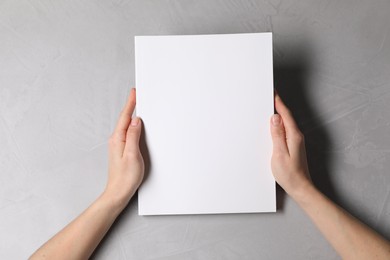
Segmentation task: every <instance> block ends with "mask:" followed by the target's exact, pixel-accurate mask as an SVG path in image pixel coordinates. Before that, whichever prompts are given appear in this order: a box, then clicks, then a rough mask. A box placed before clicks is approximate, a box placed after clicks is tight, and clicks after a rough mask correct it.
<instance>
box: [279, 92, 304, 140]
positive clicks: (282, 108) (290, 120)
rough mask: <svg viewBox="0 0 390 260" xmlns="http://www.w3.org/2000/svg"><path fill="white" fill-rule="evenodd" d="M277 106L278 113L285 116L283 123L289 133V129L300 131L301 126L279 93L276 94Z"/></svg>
mask: <svg viewBox="0 0 390 260" xmlns="http://www.w3.org/2000/svg"><path fill="white" fill-rule="evenodd" d="M275 108H276V111H277V112H278V114H279V115H280V116H281V117H282V118H283V123H284V126H285V127H286V131H287V134H288V132H289V131H298V132H299V128H298V126H297V124H296V123H295V120H294V117H293V116H292V114H291V112H290V110H289V109H288V108H287V106H286V105H285V104H284V103H283V101H282V99H281V98H280V96H279V95H278V94H277V93H276V95H275Z"/></svg>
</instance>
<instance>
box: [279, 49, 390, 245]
mask: <svg viewBox="0 0 390 260" xmlns="http://www.w3.org/2000/svg"><path fill="white" fill-rule="evenodd" d="M289 52H291V50H289ZM274 56H276V55H274ZM293 56H294V58H293V59H291V60H288V61H287V62H286V61H285V60H283V59H282V58H280V60H278V58H279V57H274V62H275V65H274V82H275V84H274V85H275V89H276V90H277V91H278V93H279V95H280V96H281V98H282V100H283V101H284V102H285V104H286V105H287V106H288V108H289V109H290V110H291V112H292V113H293V116H294V118H295V120H296V121H297V124H298V126H299V128H300V130H301V131H302V132H303V134H304V135H305V144H306V152H307V161H308V165H309V171H310V175H311V178H312V180H313V183H314V184H315V186H316V187H317V188H318V189H319V190H320V191H321V192H322V193H324V194H325V195H326V196H328V197H329V198H330V199H331V200H332V201H334V202H335V203H336V204H337V205H340V206H341V207H342V208H344V209H345V210H346V211H348V212H349V213H351V214H352V215H353V216H355V217H357V218H358V219H360V220H361V221H362V222H363V223H365V224H366V225H368V226H369V227H371V228H372V229H374V230H376V232H378V233H379V234H381V235H382V236H383V237H385V238H387V239H388V240H389V239H390V234H389V233H388V232H387V233H386V231H384V230H381V229H380V228H379V227H378V225H377V223H376V222H375V221H374V220H372V219H371V220H370V218H369V214H365V213H366V212H362V208H364V205H356V204H355V203H353V202H351V200H349V199H348V197H346V196H343V195H341V193H342V192H338V191H337V190H336V189H335V188H334V184H333V183H334V181H337V174H338V173H333V172H331V170H330V169H331V168H332V165H333V158H332V156H333V153H332V152H331V151H332V140H331V138H330V133H329V132H328V130H327V129H326V125H325V124H324V122H321V120H320V119H319V116H318V113H317V112H316V109H315V107H316V105H315V103H314V100H313V99H311V98H310V97H311V95H310V93H313V91H315V89H313V87H315V86H311V85H310V84H308V79H309V78H310V77H311V75H312V70H313V64H312V62H311V61H310V57H312V56H313V55H312V53H310V48H308V49H306V50H301V49H298V50H296V51H295V54H294V55H293ZM333 177H334V181H333ZM285 196H286V193H285V192H283V191H282V189H281V187H280V186H278V187H277V208H278V210H281V211H283V204H284V200H285Z"/></svg>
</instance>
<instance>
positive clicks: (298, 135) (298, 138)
mask: <svg viewBox="0 0 390 260" xmlns="http://www.w3.org/2000/svg"><path fill="white" fill-rule="evenodd" d="M292 137H293V139H294V141H295V142H299V143H302V142H303V141H304V136H303V134H302V133H301V132H300V131H297V132H295V133H294V134H293V136H292Z"/></svg>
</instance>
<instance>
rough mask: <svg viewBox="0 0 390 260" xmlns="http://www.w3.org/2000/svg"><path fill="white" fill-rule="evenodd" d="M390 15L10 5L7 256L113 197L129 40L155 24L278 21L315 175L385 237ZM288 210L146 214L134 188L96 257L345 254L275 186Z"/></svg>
mask: <svg viewBox="0 0 390 260" xmlns="http://www.w3.org/2000/svg"><path fill="white" fill-rule="evenodd" d="M389 11H390V2H389V1H387V0H383V1H370V0H367V1H352V0H351V1H291V0H290V1H277V0H274V1H271V0H270V1H254V0H253V1H239V0H224V1H223V0H219V1H217V0H213V1H211V0H198V1H195V0H194V1H174V0H171V1H168V0H165V1H145V0H139V1H126V0H106V1H104V0H96V1H76V0H70V1H69V0H67V1H60V0H57V1H50V0H18V1H14V0H8V1H7V0H0V187H1V188H0V223H1V224H0V259H24V258H26V257H27V256H28V255H30V254H31V253H32V252H33V251H34V250H35V249H36V248H37V247H38V246H39V245H41V244H42V243H43V242H45V241H46V240H47V239H48V238H49V237H51V236H52V235H53V234H54V233H55V232H57V231H58V230H59V229H60V228H62V227H63V226H64V225H65V224H67V223H68V222H69V221H70V220H72V219H73V218H74V217H76V216H77V215H78V214H79V213H80V212H81V211H82V210H83V209H84V208H86V207H87V206H88V205H89V204H90V203H91V202H92V201H93V200H94V198H95V197H96V196H97V195H98V194H99V193H100V192H101V191H102V189H103V187H104V184H105V180H106V175H107V142H106V141H107V138H108V136H109V135H110V133H111V131H112V129H113V126H114V124H115V122H116V119H117V116H118V113H119V111H120V108H121V107H122V105H123V104H124V102H125V98H126V96H127V94H128V92H129V89H130V87H131V86H132V85H133V84H134V49H133V47H134V45H133V36H134V35H145V34H205V33H206V34H207V33H238V32H263V31H273V32H274V60H275V85H276V87H277V89H278V90H279V92H280V94H281V96H282V97H284V98H285V100H286V102H287V103H288V104H289V105H290V107H291V109H292V111H293V112H294V114H295V116H296V117H297V120H298V122H299V124H300V126H301V128H302V130H303V131H304V133H305V134H306V138H307V149H308V156H309V160H310V169H311V174H312V176H313V179H314V181H315V183H316V184H317V186H319V187H320V189H321V190H323V191H324V192H325V193H326V194H327V195H328V196H330V197H331V198H333V199H334V200H335V201H337V202H338V203H339V204H341V205H342V206H343V207H345V208H346V209H348V210H349V211H350V212H352V213H353V214H354V215H356V216H358V217H359V218H360V219H362V220H364V221H365V222H366V223H368V224H369V225H370V226H371V227H373V228H374V229H376V230H377V231H379V232H380V233H381V234H383V235H385V236H386V237H387V238H390V195H389V194H390V188H389V187H390V186H389V183H390V175H389V170H388V169H389V167H390V131H389V130H390V117H389V116H390V91H389V90H390V73H389V72H390V51H389V47H390V39H389V38H390V36H389V32H390V29H389V28H390V26H389V25H390V16H389V15H388V14H389ZM237 87H239V86H237ZM266 127H268V126H266ZM278 207H279V210H278V213H276V214H242V215H206V216H204V215H202V216H169V217H167V216H161V217H140V216H138V215H137V200H136V197H135V199H133V200H132V201H131V202H130V205H129V207H128V208H127V209H126V211H125V212H124V213H123V214H122V215H121V217H120V218H119V220H118V221H117V222H116V224H115V226H114V227H113V229H112V230H111V231H110V233H109V234H108V236H107V237H106V239H105V240H104V241H103V243H102V244H101V245H100V246H99V248H98V250H97V251H96V253H95V254H94V258H96V259H337V258H338V256H337V254H336V253H335V252H334V251H333V249H332V248H331V247H330V246H329V244H328V243H327V242H326V241H325V240H324V238H323V237H322V236H321V234H320V233H319V232H318V231H317V230H316V228H315V227H314V226H313V224H312V223H311V222H310V221H309V219H308V218H307V217H306V216H305V215H304V213H303V212H302V211H301V210H300V209H299V208H298V207H297V205H296V204H295V203H294V202H293V201H292V200H291V199H290V198H289V197H287V196H284V194H283V192H280V190H279V192H278Z"/></svg>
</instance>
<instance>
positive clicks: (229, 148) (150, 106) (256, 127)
mask: <svg viewBox="0 0 390 260" xmlns="http://www.w3.org/2000/svg"><path fill="white" fill-rule="evenodd" d="M135 67H136V88H137V109H136V111H137V116H140V117H141V118H142V120H143V123H144V128H145V138H146V144H147V147H148V151H149V158H150V171H149V172H148V173H147V175H146V176H145V179H144V182H143V184H142V185H141V187H140V188H139V191H138V208H139V211H138V213H139V215H173V214H219V213H249V212H275V211H276V195H275V181H274V178H273V176H272V172H271V166H270V159H271V153H272V141H271V136H270V130H269V122H270V117H271V115H272V114H273V112H274V105H273V64H272V33H247V34H219V35H185V36H184V35H181V36H177V35H175V36H136V37H135Z"/></svg>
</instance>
